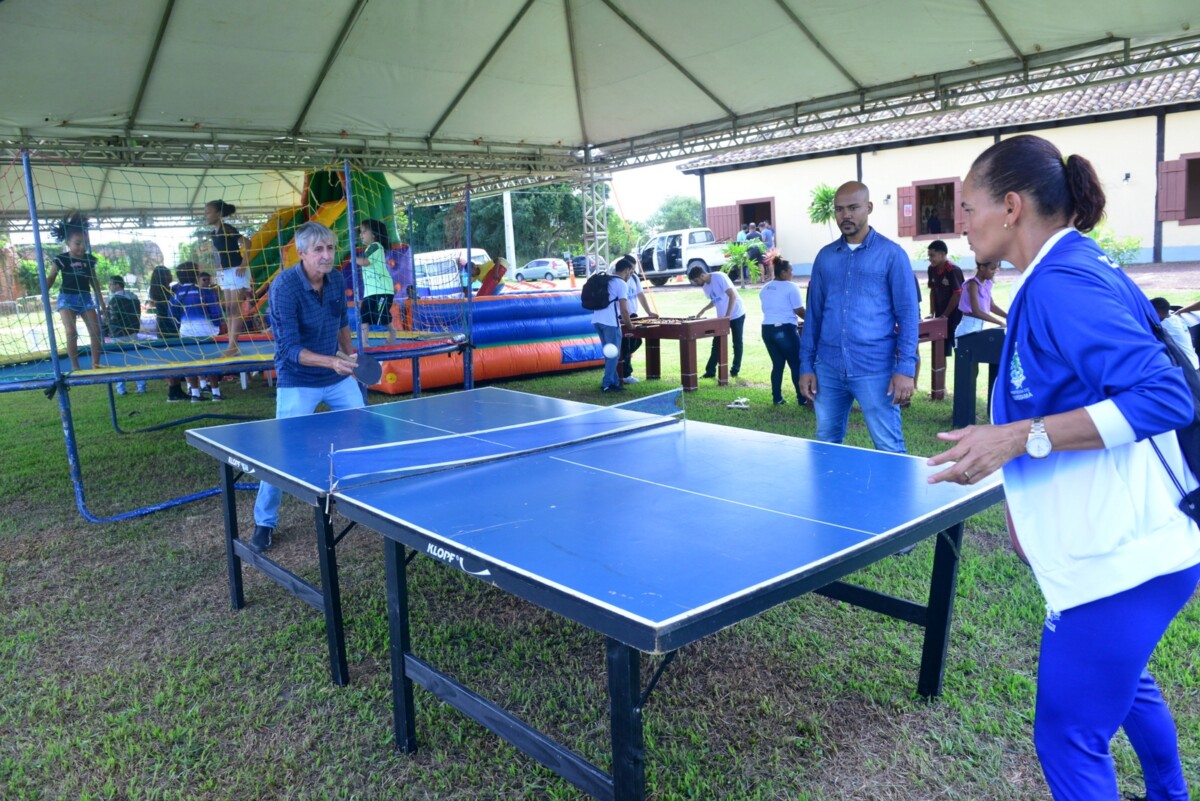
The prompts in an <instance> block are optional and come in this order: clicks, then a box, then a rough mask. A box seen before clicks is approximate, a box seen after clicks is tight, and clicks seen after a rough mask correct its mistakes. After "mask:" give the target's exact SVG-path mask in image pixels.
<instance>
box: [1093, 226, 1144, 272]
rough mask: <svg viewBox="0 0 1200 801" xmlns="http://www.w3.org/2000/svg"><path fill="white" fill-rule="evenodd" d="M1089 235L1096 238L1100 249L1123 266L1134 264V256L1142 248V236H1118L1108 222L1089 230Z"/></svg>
mask: <svg viewBox="0 0 1200 801" xmlns="http://www.w3.org/2000/svg"><path fill="white" fill-rule="evenodd" d="M1088 236H1090V237H1091V238H1092V239H1094V240H1095V241H1096V244H1097V245H1099V246H1100V249H1101V250H1103V251H1104V252H1105V253H1107V254H1108V255H1109V256H1110V257H1111V258H1112V260H1113V261H1115V262H1116V263H1117V264H1119V265H1121V266H1122V267H1128V266H1129V265H1130V264H1132V263H1133V258H1134V256H1136V255H1137V254H1138V251H1140V250H1141V249H1142V238H1141V237H1140V236H1126V237H1117V235H1116V234H1114V233H1113V230H1112V229H1111V228H1109V227H1108V224H1107V223H1101V224H1100V225H1097V226H1096V227H1095V228H1093V229H1092V230H1091V231H1089V232H1088Z"/></svg>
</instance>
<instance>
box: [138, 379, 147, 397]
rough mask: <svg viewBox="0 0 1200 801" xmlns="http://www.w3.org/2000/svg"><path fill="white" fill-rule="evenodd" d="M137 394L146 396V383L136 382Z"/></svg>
mask: <svg viewBox="0 0 1200 801" xmlns="http://www.w3.org/2000/svg"><path fill="white" fill-rule="evenodd" d="M137 392H138V394H139V395H145V394H146V382H145V381H139V382H137Z"/></svg>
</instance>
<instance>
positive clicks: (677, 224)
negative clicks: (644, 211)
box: [646, 195, 704, 231]
mask: <svg viewBox="0 0 1200 801" xmlns="http://www.w3.org/2000/svg"><path fill="white" fill-rule="evenodd" d="M703 224H704V223H703V222H702V221H701V219H700V199H699V198H695V197H688V196H687V195H672V196H671V197H668V198H667V199H666V200H664V201H663V202H662V205H661V206H659V207H658V211H656V212H654V214H652V215H650V219H649V220H647V221H646V225H648V226H649V227H650V229H651V230H653V231H675V230H678V229H680V228H698V227H700V226H701V225H703Z"/></svg>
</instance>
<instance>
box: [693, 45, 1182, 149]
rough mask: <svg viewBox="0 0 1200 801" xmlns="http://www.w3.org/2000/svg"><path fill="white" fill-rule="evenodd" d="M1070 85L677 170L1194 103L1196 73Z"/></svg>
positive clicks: (775, 144)
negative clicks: (1073, 86) (1098, 83)
mask: <svg viewBox="0 0 1200 801" xmlns="http://www.w3.org/2000/svg"><path fill="white" fill-rule="evenodd" d="M1071 86H1072V84H1071V82H1070V81H1066V80H1064V81H1063V83H1062V88H1060V89H1055V90H1051V91H1049V92H1048V93H1043V94H1036V95H1021V96H1020V97H1017V98H1015V99H1012V100H1008V101H1001V102H999V103H990V104H987V105H978V106H972V107H968V108H961V109H957V110H952V111H947V112H942V113H931V114H930V115H928V116H924V117H910V118H908V119H904V120H898V121H896V122H880V123H878V124H876V125H871V126H868V127H859V128H847V129H845V130H841V131H834V132H831V133H825V134H813V135H808V136H803V137H802V138H798V139H789V140H786V141H778V142H770V143H767V144H762V145H756V146H753V147H746V148H742V149H740V150H733V151H730V152H728V153H719V154H717V155H715V156H709V157H706V158H701V159H693V160H691V161H689V162H686V163H685V164H683V165H682V166H680V168H679V169H681V170H698V169H703V168H706V167H716V166H725V165H731V164H752V163H754V162H758V161H769V160H772V159H780V158H787V157H789V156H796V155H800V154H804V153H820V152H823V151H831V150H839V149H841V148H847V147H859V146H869V145H874V144H882V143H886V142H896V141H908V140H920V139H922V138H925V137H931V136H939V135H943V134H949V133H961V132H964V131H973V130H987V129H992V128H999V127H1003V126H1009V125H1027V124H1030V123H1037V122H1050V121H1053V120H1063V119H1070V118H1073V117H1086V116H1090V115H1093V114H1110V113H1113V112H1120V111H1128V110H1132V109H1138V108H1146V107H1149V106H1161V105H1166V104H1169V103H1178V102H1182V101H1187V100H1197V99H1200V69H1192V70H1185V71H1179V72H1171V73H1163V74H1160V75H1151V76H1146V77H1142V78H1136V79H1133V80H1127V81H1120V82H1117V83H1108V84H1100V85H1094V84H1092V85H1084V86H1077V87H1075V88H1071Z"/></svg>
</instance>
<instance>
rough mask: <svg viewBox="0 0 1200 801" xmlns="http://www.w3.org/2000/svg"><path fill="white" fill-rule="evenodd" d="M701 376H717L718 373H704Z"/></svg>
mask: <svg viewBox="0 0 1200 801" xmlns="http://www.w3.org/2000/svg"><path fill="white" fill-rule="evenodd" d="M700 377H701V378H716V377H717V374H716V373H705V374H704V375H702V376H700Z"/></svg>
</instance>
